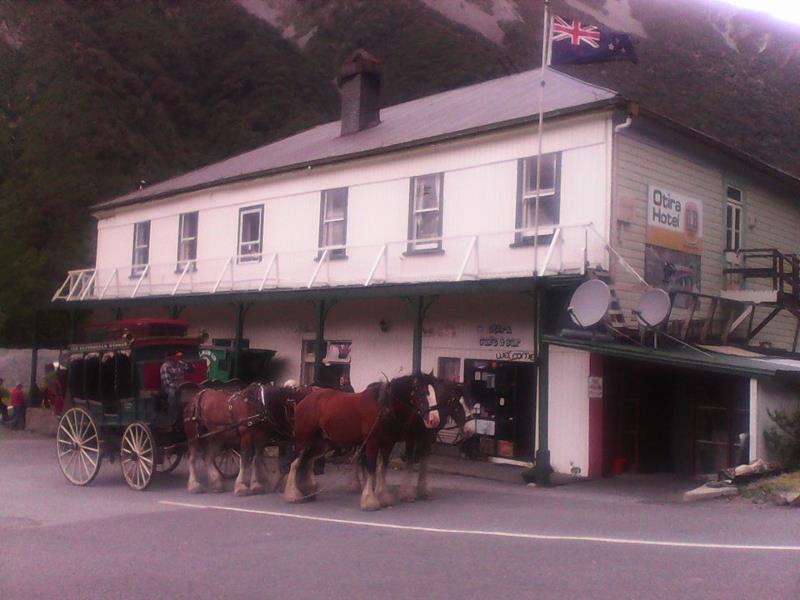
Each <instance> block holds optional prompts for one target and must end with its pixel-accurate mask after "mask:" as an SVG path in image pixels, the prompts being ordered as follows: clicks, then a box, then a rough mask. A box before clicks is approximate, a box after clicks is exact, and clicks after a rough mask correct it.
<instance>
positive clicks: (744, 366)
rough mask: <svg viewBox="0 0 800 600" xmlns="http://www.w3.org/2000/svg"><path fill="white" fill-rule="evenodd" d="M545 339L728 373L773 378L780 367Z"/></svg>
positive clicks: (596, 351) (603, 352)
mask: <svg viewBox="0 0 800 600" xmlns="http://www.w3.org/2000/svg"><path fill="white" fill-rule="evenodd" d="M542 341H543V342H544V343H545V344H551V345H554V346H562V347H565V348H572V349H575V350H583V351H584V352H592V353H594V354H600V355H603V356H611V357H614V358H623V359H628V360H634V361H640V362H645V363H652V364H660V365H669V366H673V367H679V368H682V369H689V370H694V371H706V372H708V371H712V372H715V373H724V374H727V375H739V376H742V377H752V376H768V377H774V376H775V375H776V373H777V372H778V371H779V370H780V369H778V368H776V367H775V366H774V365H766V364H759V363H758V362H756V361H755V360H747V359H741V360H738V361H737V360H732V359H731V358H730V357H727V356H724V355H715V356H714V357H713V358H707V357H702V356H700V354H699V353H696V354H688V353H687V354H685V355H682V354H677V353H673V352H665V351H663V350H654V349H652V348H646V347H637V346H625V345H623V344H620V343H616V342H614V343H607V344H604V343H598V342H591V341H587V340H579V339H573V338H565V337H561V336H557V335H543V336H542Z"/></svg>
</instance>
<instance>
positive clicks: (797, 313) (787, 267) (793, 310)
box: [723, 248, 800, 352]
mask: <svg viewBox="0 0 800 600" xmlns="http://www.w3.org/2000/svg"><path fill="white" fill-rule="evenodd" d="M738 254H739V255H740V258H741V260H740V262H741V264H743V265H744V266H736V267H729V268H727V269H724V271H723V272H724V273H725V274H726V275H739V276H740V277H741V278H742V281H743V282H746V281H748V280H752V281H759V282H760V283H761V284H762V288H763V287H766V288H768V289H771V290H772V291H773V292H774V293H775V295H774V300H772V301H769V302H761V303H760V304H761V305H762V306H767V307H769V308H771V309H772V310H771V311H770V313H769V314H768V315H767V316H766V317H765V318H764V319H762V320H761V322H760V323H759V324H758V325H756V326H755V327H753V319H752V318H751V319H750V323H749V325H748V331H747V342H750V341H751V340H752V339H753V338H754V337H755V336H756V335H758V333H759V332H760V331H761V330H762V329H764V327H766V326H767V325H768V324H769V323H770V321H772V319H774V318H775V317H776V316H777V315H778V314H779V313H780V312H781V311H784V310H785V311H787V312H788V313H789V314H791V315H792V316H794V317H795V319H797V325H796V328H795V334H794V343H793V347H792V350H793V351H794V352H797V349H798V343H799V342H800V255H798V254H787V253H784V252H781V251H780V250H777V249H776V248H749V249H742V250H739V251H738ZM765 283H766V284H767V285H764V284H765ZM753 312H755V309H754V310H753Z"/></svg>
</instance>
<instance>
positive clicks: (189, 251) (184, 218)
mask: <svg viewBox="0 0 800 600" xmlns="http://www.w3.org/2000/svg"><path fill="white" fill-rule="evenodd" d="M197 214H198V213H197V212H189V213H183V214H182V215H181V216H180V219H179V221H178V267H177V268H178V270H179V271H182V270H183V269H185V268H186V267H187V265H188V267H189V268H190V269H195V268H196V264H195V261H196V260H197V218H198V217H197ZM190 263H191V264H190Z"/></svg>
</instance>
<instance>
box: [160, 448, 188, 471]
mask: <svg viewBox="0 0 800 600" xmlns="http://www.w3.org/2000/svg"><path fill="white" fill-rule="evenodd" d="M182 458H183V450H178V449H176V448H175V447H174V446H173V447H168V448H164V449H163V450H162V451H161V462H160V463H158V464H157V465H156V471H157V472H158V473H172V472H173V471H174V470H175V469H177V468H178V465H179V464H181V459H182Z"/></svg>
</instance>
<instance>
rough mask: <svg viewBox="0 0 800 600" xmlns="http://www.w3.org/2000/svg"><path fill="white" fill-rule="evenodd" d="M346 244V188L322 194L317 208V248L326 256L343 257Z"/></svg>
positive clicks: (326, 191)
mask: <svg viewBox="0 0 800 600" xmlns="http://www.w3.org/2000/svg"><path fill="white" fill-rule="evenodd" d="M346 244H347V188H337V189H335V190H325V191H324V192H322V198H321V200H320V207H319V247H320V255H321V251H322V250H324V249H325V248H330V249H331V250H330V251H329V252H328V256H331V257H333V256H345V245H346Z"/></svg>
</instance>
